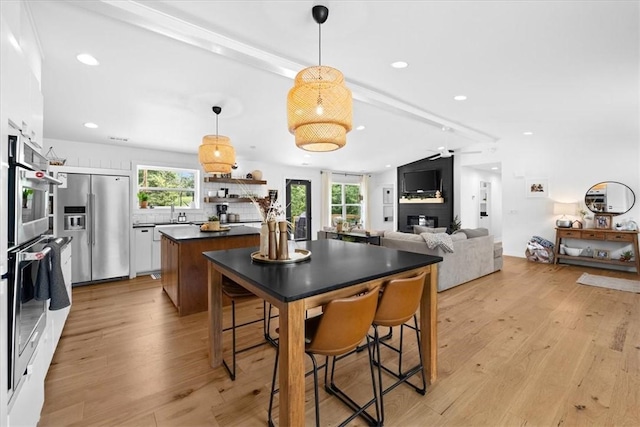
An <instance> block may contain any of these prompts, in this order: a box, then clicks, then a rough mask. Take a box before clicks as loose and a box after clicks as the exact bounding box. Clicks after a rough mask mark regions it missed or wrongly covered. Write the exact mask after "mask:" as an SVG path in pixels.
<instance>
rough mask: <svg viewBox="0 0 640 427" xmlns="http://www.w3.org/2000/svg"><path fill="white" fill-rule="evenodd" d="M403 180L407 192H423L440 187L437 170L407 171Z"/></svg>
mask: <svg viewBox="0 0 640 427" xmlns="http://www.w3.org/2000/svg"><path fill="white" fill-rule="evenodd" d="M403 181H404V192H405V193H423V192H429V191H436V190H438V189H439V188H440V187H439V183H440V180H439V179H438V171H437V170H429V171H415V172H405V174H404V177H403Z"/></svg>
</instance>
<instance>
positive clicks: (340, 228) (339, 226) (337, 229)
mask: <svg viewBox="0 0 640 427" xmlns="http://www.w3.org/2000/svg"><path fill="white" fill-rule="evenodd" d="M336 231H337V232H338V233H342V223H341V222H340V223H338V224H336Z"/></svg>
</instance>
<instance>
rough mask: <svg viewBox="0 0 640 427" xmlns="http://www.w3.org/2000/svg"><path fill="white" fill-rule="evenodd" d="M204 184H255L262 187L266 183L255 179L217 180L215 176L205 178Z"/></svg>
mask: <svg viewBox="0 0 640 427" xmlns="http://www.w3.org/2000/svg"><path fill="white" fill-rule="evenodd" d="M204 182H218V183H220V184H256V185H263V184H266V183H267V181H262V180H257V179H245V178H217V177H215V176H205V177H204Z"/></svg>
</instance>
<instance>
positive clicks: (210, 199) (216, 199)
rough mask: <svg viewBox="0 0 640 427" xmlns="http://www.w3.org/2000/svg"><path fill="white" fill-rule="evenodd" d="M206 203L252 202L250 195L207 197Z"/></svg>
mask: <svg viewBox="0 0 640 427" xmlns="http://www.w3.org/2000/svg"><path fill="white" fill-rule="evenodd" d="M204 202H205V203H251V199H250V198H248V197H205V198H204Z"/></svg>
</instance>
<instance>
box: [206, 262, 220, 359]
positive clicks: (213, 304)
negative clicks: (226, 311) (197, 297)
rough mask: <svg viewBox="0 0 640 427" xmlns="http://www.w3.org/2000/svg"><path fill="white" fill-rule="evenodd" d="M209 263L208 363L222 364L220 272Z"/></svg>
mask: <svg viewBox="0 0 640 427" xmlns="http://www.w3.org/2000/svg"><path fill="white" fill-rule="evenodd" d="M208 264H209V280H208V283H209V365H211V367H212V368H217V367H218V366H220V365H222V274H221V273H220V272H219V271H218V270H216V269H215V268H214V267H213V264H212V263H208Z"/></svg>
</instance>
